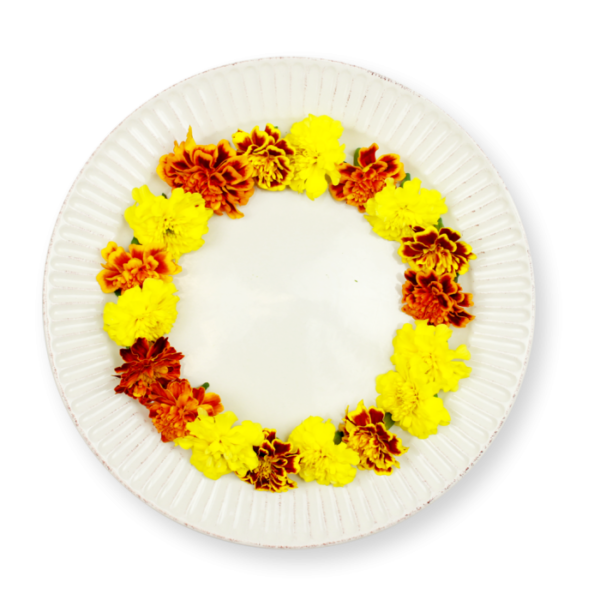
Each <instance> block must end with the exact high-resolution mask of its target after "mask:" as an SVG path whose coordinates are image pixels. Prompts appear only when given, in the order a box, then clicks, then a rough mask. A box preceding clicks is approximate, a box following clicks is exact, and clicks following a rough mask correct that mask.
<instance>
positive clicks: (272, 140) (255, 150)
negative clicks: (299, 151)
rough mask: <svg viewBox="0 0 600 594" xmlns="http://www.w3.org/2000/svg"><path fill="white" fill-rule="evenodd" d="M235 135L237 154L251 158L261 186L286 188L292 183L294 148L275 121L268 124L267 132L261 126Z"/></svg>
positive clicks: (255, 179)
mask: <svg viewBox="0 0 600 594" xmlns="http://www.w3.org/2000/svg"><path fill="white" fill-rule="evenodd" d="M232 138H233V143H234V144H235V147H236V148H237V154H238V155H246V156H247V157H248V160H249V161H250V165H252V169H253V171H254V173H253V178H254V181H255V182H256V185H257V186H258V187H259V188H262V189H263V190H283V189H284V188H285V187H286V186H287V185H288V184H289V183H290V180H291V179H292V175H293V170H292V163H291V159H292V156H293V154H294V149H293V148H292V147H290V145H289V144H288V143H287V141H286V139H285V138H281V132H279V130H278V129H277V128H276V127H275V126H273V124H267V125H266V126H265V131H264V132H261V130H260V129H259V127H258V126H255V127H254V128H252V132H250V134H248V133H247V132H244V131H243V130H238V131H237V132H236V133H235V134H234V135H233V137H232Z"/></svg>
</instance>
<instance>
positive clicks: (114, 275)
mask: <svg viewBox="0 0 600 594" xmlns="http://www.w3.org/2000/svg"><path fill="white" fill-rule="evenodd" d="M101 253H102V257H103V258H104V260H105V261H106V264H102V267H103V268H104V270H102V271H100V273H99V274H98V276H97V277H96V280H97V281H98V284H99V285H100V288H101V289H102V291H103V292H104V293H114V292H115V291H117V290H121V291H122V292H125V291H126V290H127V289H131V288H132V287H138V286H142V285H143V284H144V281H145V280H146V279H147V278H160V279H161V280H164V281H165V282H167V283H170V282H171V281H172V280H173V278H172V277H171V276H169V275H171V274H178V273H179V272H181V266H178V265H177V264H175V262H173V260H172V259H171V255H170V254H169V252H168V251H167V250H165V249H164V248H162V247H156V246H152V245H135V244H131V245H130V246H129V252H126V251H125V250H124V249H123V248H122V247H120V246H118V245H117V244H116V243H115V242H114V241H109V242H108V245H107V246H106V247H105V248H104V249H103V250H102V252H101Z"/></svg>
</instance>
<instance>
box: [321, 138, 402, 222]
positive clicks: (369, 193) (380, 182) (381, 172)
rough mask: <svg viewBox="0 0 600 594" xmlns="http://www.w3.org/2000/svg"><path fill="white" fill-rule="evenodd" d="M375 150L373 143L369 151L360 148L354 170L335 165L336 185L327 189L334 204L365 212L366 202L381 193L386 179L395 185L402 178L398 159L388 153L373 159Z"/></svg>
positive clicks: (350, 167) (345, 165) (352, 166)
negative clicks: (352, 207)
mask: <svg viewBox="0 0 600 594" xmlns="http://www.w3.org/2000/svg"><path fill="white" fill-rule="evenodd" d="M378 149H379V146H377V144H375V143H373V144H372V145H371V146H370V147H369V148H361V149H360V150H359V151H358V159H357V161H358V167H356V166H354V165H350V163H342V164H341V165H338V171H339V172H340V176H341V177H340V182H339V184H337V185H333V184H332V185H331V186H329V191H330V192H331V195H332V196H333V197H334V198H335V199H336V200H340V201H343V200H345V201H346V202H347V203H348V204H351V205H353V206H356V207H358V210H359V211H360V212H365V204H366V202H367V200H370V199H371V198H373V196H375V194H377V192H380V191H381V190H383V188H384V187H385V180H386V179H388V178H391V179H392V181H393V182H394V183H397V182H401V181H402V180H403V179H404V178H405V177H406V173H405V171H404V165H403V164H402V162H401V161H400V156H399V155H395V154H393V153H391V154H389V155H382V156H381V157H379V159H375V153H376V152H377V150H378Z"/></svg>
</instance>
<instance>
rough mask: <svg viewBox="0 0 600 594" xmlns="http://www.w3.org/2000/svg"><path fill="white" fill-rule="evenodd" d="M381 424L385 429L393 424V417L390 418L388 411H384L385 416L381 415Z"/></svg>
mask: <svg viewBox="0 0 600 594" xmlns="http://www.w3.org/2000/svg"><path fill="white" fill-rule="evenodd" d="M383 424H384V425H385V428H386V429H389V428H390V427H391V426H392V425H393V424H394V419H392V415H391V414H390V413H385V417H383Z"/></svg>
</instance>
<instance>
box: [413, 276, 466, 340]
mask: <svg viewBox="0 0 600 594" xmlns="http://www.w3.org/2000/svg"><path fill="white" fill-rule="evenodd" d="M404 278H406V282H405V283H404V285H402V303H404V305H403V306H402V311H403V312H404V313H406V314H408V315H409V316H412V317H413V318H415V320H427V322H428V323H429V324H431V325H433V326H437V325H439V324H446V325H450V324H452V325H453V326H457V327H458V328H464V327H465V326H466V325H467V324H468V323H469V322H470V321H471V320H474V319H475V316H474V315H471V314H470V313H468V312H466V311H465V310H464V309H463V307H470V306H471V305H473V296H472V295H471V293H463V292H462V287H461V286H460V285H459V284H458V283H456V282H454V280H453V278H452V275H451V274H442V275H441V276H438V275H437V273H436V272H435V271H433V270H425V271H423V272H416V271H415V270H407V271H406V272H405V273H404Z"/></svg>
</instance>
